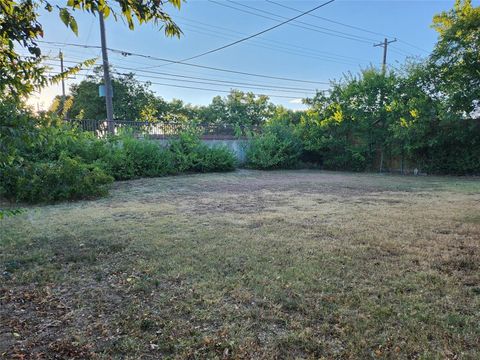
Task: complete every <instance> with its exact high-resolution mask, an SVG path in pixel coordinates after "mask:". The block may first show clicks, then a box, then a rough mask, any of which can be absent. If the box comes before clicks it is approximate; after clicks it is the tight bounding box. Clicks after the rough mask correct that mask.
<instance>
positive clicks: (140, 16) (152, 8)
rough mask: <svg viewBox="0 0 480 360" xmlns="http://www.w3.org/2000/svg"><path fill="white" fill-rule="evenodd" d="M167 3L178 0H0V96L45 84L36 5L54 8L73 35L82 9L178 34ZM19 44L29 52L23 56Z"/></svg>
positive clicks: (178, 1) (27, 91)
mask: <svg viewBox="0 0 480 360" xmlns="http://www.w3.org/2000/svg"><path fill="white" fill-rule="evenodd" d="M167 4H171V5H173V6H175V7H176V8H180V5H181V0H162V1H146V2H144V1H123V0H111V1H105V0H75V1H65V2H64V5H63V6H62V4H57V3H53V2H51V1H49V0H20V1H14V0H0V95H5V94H7V93H8V94H11V95H12V96H14V97H16V98H21V97H23V96H27V95H29V94H31V93H32V91H33V90H34V89H35V88H36V87H41V86H44V85H45V84H46V83H47V80H48V79H47V76H46V75H45V67H44V66H42V65H41V64H40V60H41V49H40V46H39V45H38V40H39V39H40V38H42V37H43V27H42V24H41V23H40V21H39V14H38V9H39V8H43V9H44V10H46V11H48V12H53V11H57V12H58V15H59V18H60V20H61V21H62V22H63V23H64V24H65V25H66V26H67V27H68V28H70V30H71V31H73V32H74V33H75V34H77V33H78V26H77V22H76V20H75V16H74V15H73V13H74V12H76V11H84V12H88V13H91V14H92V16H93V15H94V14H98V13H101V14H102V16H105V17H108V16H113V17H114V18H115V19H122V20H124V21H125V22H126V23H127V24H128V26H129V28H130V29H133V28H134V25H135V23H137V24H142V23H145V22H153V23H154V24H156V25H159V27H161V28H163V29H164V31H165V34H166V35H167V36H180V34H181V30H180V28H179V27H178V26H177V25H176V24H175V22H174V21H173V20H172V19H171V17H170V16H169V15H168V14H167V13H166V12H165V10H164V9H165V7H166V5H167ZM18 46H20V47H22V48H24V49H25V50H27V51H28V53H29V54H30V55H29V56H27V57H24V56H22V55H21V52H19V51H18V49H19V47H18Z"/></svg>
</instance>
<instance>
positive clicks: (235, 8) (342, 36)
mask: <svg viewBox="0 0 480 360" xmlns="http://www.w3.org/2000/svg"><path fill="white" fill-rule="evenodd" d="M208 1H209V2H211V3H213V4H216V5H220V6H223V7H227V8H231V9H234V10H237V11H240V12H243V13H247V14H251V15H254V16H258V17H261V18H264V19H269V20H273V21H278V18H285V17H283V16H281V15H276V14H275V16H276V17H277V18H272V17H271V16H266V15H262V14H259V12H263V13H265V12H267V11H265V10H261V9H258V8H255V7H253V6H249V5H245V4H239V5H241V6H243V7H248V8H250V9H254V10H256V11H257V12H253V11H249V10H245V9H242V8H238V7H235V6H232V5H229V4H225V3H224V2H220V1H215V0H208ZM290 26H294V27H297V28H301V29H306V30H310V31H314V32H317V33H321V34H325V35H330V36H334V37H339V38H344V39H348V40H353V41H357V42H361V43H365V44H371V42H372V41H373V40H365V39H360V38H357V37H351V36H345V35H341V34H335V33H334V32H332V31H331V30H329V31H328V32H327V31H325V30H320V29H319V27H316V26H315V25H313V26H312V25H309V26H305V25H301V24H297V23H295V24H290Z"/></svg>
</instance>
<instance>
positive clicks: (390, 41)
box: [373, 38, 397, 172]
mask: <svg viewBox="0 0 480 360" xmlns="http://www.w3.org/2000/svg"><path fill="white" fill-rule="evenodd" d="M395 41H397V39H393V40H388V39H387V38H385V39H384V40H383V42H381V43H378V44H373V46H375V47H377V46H381V47H383V61H382V74H383V75H384V76H385V74H386V71H387V49H388V44H390V43H393V42H395ZM383 96H384V95H383V94H380V98H381V100H380V101H381V104H382V106H383V104H384V99H383ZM382 126H383V124H382ZM383 158H384V149H383V144H382V145H381V147H380V168H379V171H380V172H383V161H384V159H383Z"/></svg>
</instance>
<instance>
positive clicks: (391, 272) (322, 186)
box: [0, 171, 480, 359]
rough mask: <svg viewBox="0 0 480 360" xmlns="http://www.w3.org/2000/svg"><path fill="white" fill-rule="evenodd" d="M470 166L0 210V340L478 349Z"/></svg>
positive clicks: (66, 345)
mask: <svg viewBox="0 0 480 360" xmlns="http://www.w3.org/2000/svg"><path fill="white" fill-rule="evenodd" d="M479 204H480V181H478V180H475V179H467V178H453V177H451V178H441V177H418V178H414V177H400V176H381V175H368V174H348V173H334V172H319V171H275V172H258V171H237V172H235V173H230V174H205V175H193V176H179V177H172V178H161V179H144V180H136V181H128V182H121V183H116V184H115V187H114V190H113V191H112V193H111V195H110V196H109V197H107V198H104V199H100V200H96V201H84V202H76V203H62V204H57V205H49V206H36V207H28V208H27V211H26V212H25V213H23V214H21V215H18V216H15V217H12V218H5V219H3V220H2V221H1V222H0V231H1V232H0V235H1V240H0V244H1V252H0V270H1V271H2V273H3V275H0V276H2V278H1V285H0V319H2V321H1V322H0V354H1V356H4V357H6V358H12V357H13V356H14V355H21V354H25V355H29V356H32V357H33V356H36V355H38V356H40V357H42V356H44V357H47V358H53V357H55V356H57V358H82V359H83V358H100V359H102V358H105V359H110V358H128V359H138V358H141V357H142V356H143V357H145V358H149V357H150V358H161V357H163V358H265V359H270V358H275V357H277V358H321V357H324V358H370V357H373V358H377V357H378V358H422V359H430V358H467V359H468V358H471V359H475V358H478V357H479V356H480V347H479V346H480V344H479V340H478V339H480V327H479V325H478V324H479V323H480V248H479V247H480V222H479V221H478V218H479V213H480V205H479Z"/></svg>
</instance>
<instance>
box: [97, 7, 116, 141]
mask: <svg viewBox="0 0 480 360" xmlns="http://www.w3.org/2000/svg"><path fill="white" fill-rule="evenodd" d="M98 17H99V19H100V39H101V42H102V60H103V82H104V85H105V105H106V107H107V126H108V132H109V133H110V134H114V133H115V123H114V122H113V103H112V82H111V79H110V66H109V64H108V51H107V39H106V36H105V22H104V19H103V13H102V12H99V13H98Z"/></svg>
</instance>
